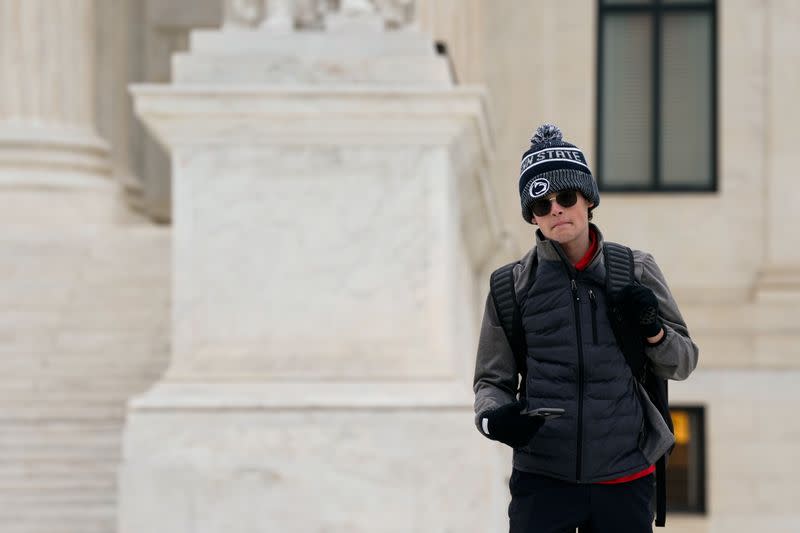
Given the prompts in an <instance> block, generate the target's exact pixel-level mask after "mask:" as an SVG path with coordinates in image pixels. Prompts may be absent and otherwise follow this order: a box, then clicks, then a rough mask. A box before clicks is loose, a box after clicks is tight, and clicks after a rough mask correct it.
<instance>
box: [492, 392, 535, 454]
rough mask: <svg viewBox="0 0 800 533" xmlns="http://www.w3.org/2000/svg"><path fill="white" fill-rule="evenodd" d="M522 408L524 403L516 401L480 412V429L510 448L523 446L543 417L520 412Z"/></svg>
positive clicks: (533, 433)
mask: <svg viewBox="0 0 800 533" xmlns="http://www.w3.org/2000/svg"><path fill="white" fill-rule="evenodd" d="M523 408H524V404H523V403H522V402H521V401H516V402H512V403H509V404H506V405H503V406H502V407H498V408H496V409H491V410H489V411H486V412H484V413H482V414H481V415H480V417H479V419H480V423H481V431H482V432H483V434H484V435H486V436H487V437H489V438H490V439H492V440H497V441H500V442H502V443H503V444H507V445H509V446H511V447H512V448H521V447H522V446H525V445H526V444H528V443H529V442H530V441H531V439H532V438H533V436H534V435H536V432H537V431H539V428H540V427H542V424H544V418H542V417H539V416H528V415H523V414H520V411H522V409H523Z"/></svg>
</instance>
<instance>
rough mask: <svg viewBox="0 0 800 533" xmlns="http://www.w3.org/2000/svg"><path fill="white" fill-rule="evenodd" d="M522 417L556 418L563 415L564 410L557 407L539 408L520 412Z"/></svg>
mask: <svg viewBox="0 0 800 533" xmlns="http://www.w3.org/2000/svg"><path fill="white" fill-rule="evenodd" d="M522 414H523V415H528V416H541V417H542V418H558V417H559V416H561V415H563V414H564V410H563V409H560V408H558V407H540V408H538V409H531V410H530V411H522Z"/></svg>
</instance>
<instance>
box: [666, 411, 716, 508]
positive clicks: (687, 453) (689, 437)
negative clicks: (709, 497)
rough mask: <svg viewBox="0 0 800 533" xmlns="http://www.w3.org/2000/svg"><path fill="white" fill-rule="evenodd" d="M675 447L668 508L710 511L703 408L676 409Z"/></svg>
mask: <svg viewBox="0 0 800 533" xmlns="http://www.w3.org/2000/svg"><path fill="white" fill-rule="evenodd" d="M670 412H671V413H672V422H673V424H674V425H675V447H674V448H673V449H672V453H671V454H670V456H669V460H668V462H667V509H668V510H669V511H681V512H692V513H705V511H706V459H705V449H706V444H705V417H704V413H703V408H702V407H672V408H670Z"/></svg>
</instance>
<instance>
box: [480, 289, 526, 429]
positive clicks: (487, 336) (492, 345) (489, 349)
mask: <svg viewBox="0 0 800 533" xmlns="http://www.w3.org/2000/svg"><path fill="white" fill-rule="evenodd" d="M518 384H519V377H518V375H517V364H516V361H515V360H514V353H513V351H512V350H511V345H510V344H509V342H508V338H507V337H506V334H505V332H504V331H503V327H502V326H500V321H499V320H498V318H497V313H496V311H495V308H494V302H493V301H492V296H491V294H489V295H488V296H487V298H486V308H485V310H484V312H483V323H482V324H481V333H480V338H479V340H478V355H477V357H476V359H475V379H474V380H473V386H472V389H473V391H474V392H475V425H476V426H477V427H478V430H479V431H480V429H481V428H480V415H481V414H482V413H484V412H486V411H488V410H489V409H494V408H496V407H500V406H502V405H505V404H508V403H511V402H513V401H515V400H516V394H517V385H518Z"/></svg>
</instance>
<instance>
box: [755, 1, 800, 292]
mask: <svg viewBox="0 0 800 533" xmlns="http://www.w3.org/2000/svg"><path fill="white" fill-rule="evenodd" d="M768 17H769V18H768V20H767V31H766V35H767V37H766V39H767V41H766V48H765V77H766V79H765V83H766V92H765V96H766V99H767V111H766V118H767V132H766V138H765V147H766V150H767V167H766V168H765V169H764V170H765V176H764V178H765V180H766V197H765V200H766V201H765V206H764V207H765V226H764V237H765V239H764V241H765V249H764V252H765V254H764V256H765V262H764V265H763V267H762V271H761V277H760V279H759V282H758V285H757V289H758V292H757V295H758V297H759V299H761V300H779V301H787V300H788V301H792V302H796V301H798V300H799V299H800V248H798V246H797V244H798V242H800V241H799V240H798V238H797V227H796V225H795V224H794V220H795V219H796V215H795V212H796V210H797V206H796V203H797V198H798V197H800V181H798V179H797V168H798V165H800V156H799V155H798V151H797V135H796V131H797V123H798V121H800V110H799V109H798V107H797V105H796V104H795V102H794V100H795V99H796V95H797V89H798V87H800V71H798V69H796V68H786V65H796V64H797V62H798V61H800V52H798V47H797V46H796V41H797V37H796V33H797V24H798V23H800V5H799V4H797V2H792V1H790V0H779V1H776V2H772V3H771V4H770V8H769V13H768Z"/></svg>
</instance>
